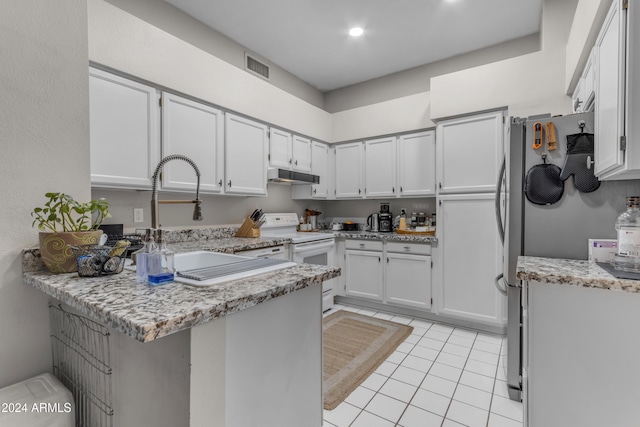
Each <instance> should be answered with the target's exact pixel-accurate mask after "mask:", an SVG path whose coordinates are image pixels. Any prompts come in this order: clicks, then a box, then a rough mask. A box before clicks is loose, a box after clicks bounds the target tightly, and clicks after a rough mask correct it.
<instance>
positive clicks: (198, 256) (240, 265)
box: [175, 251, 296, 286]
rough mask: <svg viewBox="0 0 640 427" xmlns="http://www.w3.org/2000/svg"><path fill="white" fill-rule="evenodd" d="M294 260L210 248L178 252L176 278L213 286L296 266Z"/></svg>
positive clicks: (180, 280)
mask: <svg viewBox="0 0 640 427" xmlns="http://www.w3.org/2000/svg"><path fill="white" fill-rule="evenodd" d="M294 265H296V264H295V263H294V262H290V261H285V260H279V259H273V258H254V257H248V256H241V255H231V254H222V253H217V252H209V251H194V252H184V253H177V254H176V255H175V270H176V276H175V281H176V282H180V283H184V284H187V285H192V286H211V285H215V284H218V283H223V282H228V281H231V280H238V279H245V278H247V277H252V276H256V275H258V274H263V273H267V272H270V271H275V270H281V269H284V268H289V267H293V266H294Z"/></svg>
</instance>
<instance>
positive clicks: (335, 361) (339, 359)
mask: <svg viewBox="0 0 640 427" xmlns="http://www.w3.org/2000/svg"><path fill="white" fill-rule="evenodd" d="M322 331H323V345H322V347H323V351H324V371H323V373H324V377H323V379H324V409H327V410H331V409H334V408H335V407H336V406H338V405H339V404H340V403H341V402H342V401H343V400H344V399H345V398H346V397H347V396H349V394H350V393H351V392H352V391H353V390H355V389H356V388H357V387H358V386H359V385H360V384H362V382H363V381H364V380H366V379H367V377H368V376H369V375H371V373H372V372H373V371H375V370H376V369H377V368H378V366H380V365H381V364H382V362H384V361H385V359H386V358H387V357H389V355H390V354H391V353H393V351H394V350H395V349H396V347H398V345H399V344H400V343H402V341H404V339H405V338H406V337H408V336H409V335H410V334H411V331H413V327H411V326H407V325H401V324H399V323H395V322H389V321H388V320H382V319H377V318H375V317H370V316H364V315H361V314H357V313H352V312H350V311H346V310H340V311H337V312H335V313H333V314H331V315H330V316H327V317H325V318H324V319H323V322H322Z"/></svg>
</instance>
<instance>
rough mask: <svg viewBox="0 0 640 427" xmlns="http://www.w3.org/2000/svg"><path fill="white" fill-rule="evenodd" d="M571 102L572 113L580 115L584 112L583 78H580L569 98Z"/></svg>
mask: <svg viewBox="0 0 640 427" xmlns="http://www.w3.org/2000/svg"><path fill="white" fill-rule="evenodd" d="M571 101H572V102H573V112H574V113H582V112H583V111H584V105H585V100H584V78H582V77H580V79H579V80H578V84H577V85H576V88H575V90H574V91H573V95H572V96H571Z"/></svg>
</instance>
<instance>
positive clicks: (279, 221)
mask: <svg viewBox="0 0 640 427" xmlns="http://www.w3.org/2000/svg"><path fill="white" fill-rule="evenodd" d="M262 219H263V220H264V224H263V225H262V226H261V227H260V235H261V236H262V237H284V238H288V239H291V250H290V254H291V257H290V259H291V261H293V262H297V263H304V264H316V265H336V264H335V239H334V238H333V234H330V233H318V232H313V231H298V224H299V221H298V216H297V215H296V214H295V213H293V212H292V213H266V214H264V215H263V216H262ZM336 284H337V280H336V279H331V280H327V281H325V282H324V283H323V284H322V311H327V310H329V309H330V308H331V307H333V296H334V295H335V293H334V288H335V286H336Z"/></svg>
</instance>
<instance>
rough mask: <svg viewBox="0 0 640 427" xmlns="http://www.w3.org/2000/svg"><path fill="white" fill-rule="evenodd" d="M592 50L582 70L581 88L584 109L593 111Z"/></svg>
mask: <svg viewBox="0 0 640 427" xmlns="http://www.w3.org/2000/svg"><path fill="white" fill-rule="evenodd" d="M593 56H594V54H593V50H592V51H591V54H590V55H589V59H587V63H586V64H585V66H584V71H583V72H582V81H583V90H584V111H593V102H594V98H595V76H594V69H595V61H594V59H593Z"/></svg>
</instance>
